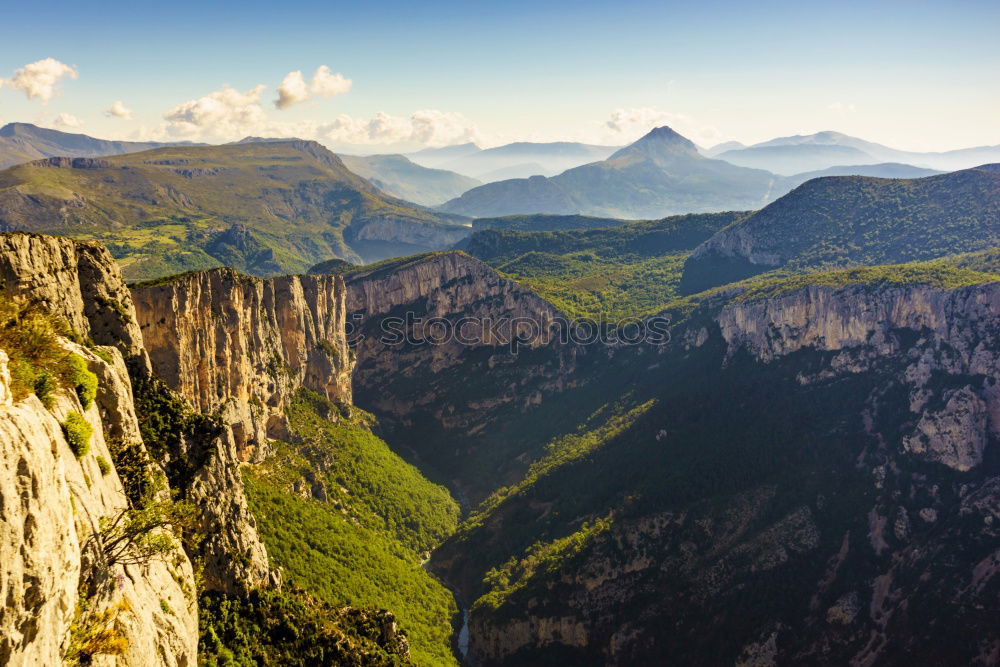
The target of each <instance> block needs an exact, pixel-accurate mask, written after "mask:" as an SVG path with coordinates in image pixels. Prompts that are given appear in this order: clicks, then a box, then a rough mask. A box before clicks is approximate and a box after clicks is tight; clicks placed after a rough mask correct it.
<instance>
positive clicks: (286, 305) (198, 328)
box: [132, 269, 351, 460]
mask: <svg viewBox="0 0 1000 667" xmlns="http://www.w3.org/2000/svg"><path fill="white" fill-rule="evenodd" d="M132 298H133V300H134V302H135V305H136V311H137V319H138V322H139V326H140V328H141V331H142V336H143V340H144V342H145V346H146V349H147V350H148V352H149V355H150V358H151V360H152V365H153V369H154V371H155V372H156V374H157V375H158V376H159V377H160V378H162V379H163V380H164V381H165V382H166V383H167V385H169V386H170V388H172V389H174V390H175V391H177V392H178V393H180V394H181V395H182V396H184V397H185V398H186V399H187V400H188V401H190V402H191V404H192V405H193V406H194V408H195V409H196V410H197V411H199V412H203V413H221V415H222V417H223V421H224V422H225V423H226V424H227V426H228V427H229V428H230V430H231V431H232V437H233V440H234V443H235V447H236V450H237V452H238V453H239V455H240V457H241V458H242V459H243V460H260V458H261V456H262V455H263V454H265V453H266V443H267V438H268V437H280V436H281V435H283V434H285V433H286V432H287V428H286V426H285V418H284V407H285V404H286V403H287V401H288V399H289V398H290V397H291V396H292V394H294V393H295V391H296V390H297V389H298V388H299V387H306V388H308V389H311V390H313V391H315V392H317V393H320V394H323V395H324V396H326V397H327V398H329V399H330V400H333V401H338V402H342V403H350V401H351V359H350V351H349V350H348V348H347V342H346V338H345V329H344V321H345V320H344V313H345V303H346V299H345V292H344V283H343V280H342V279H341V278H340V277H338V276H323V275H311V276H285V277H281V278H270V279H262V278H252V277H250V276H245V275H242V274H239V273H237V272H235V271H233V270H231V269H213V270H210V271H201V272H195V273H188V274H184V275H181V276H177V277H175V278H173V279H171V280H168V281H164V282H162V283H160V284H156V285H151V286H146V287H142V286H140V287H137V288H135V289H133V290H132Z"/></svg>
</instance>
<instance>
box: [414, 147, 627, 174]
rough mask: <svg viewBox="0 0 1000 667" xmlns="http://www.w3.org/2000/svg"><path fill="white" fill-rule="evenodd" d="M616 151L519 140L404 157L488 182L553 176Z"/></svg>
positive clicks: (420, 152)
mask: <svg viewBox="0 0 1000 667" xmlns="http://www.w3.org/2000/svg"><path fill="white" fill-rule="evenodd" d="M616 150H618V147H616V146H594V145H590V144H581V143H575V142H570V141H556V142H550V143H532V142H527V141H521V142H516V143H512V144H506V145H503V146H497V147H495V148H487V149H481V148H479V147H478V146H476V145H475V144H461V145H459V146H449V147H446V148H439V149H425V150H423V151H419V152H417V153H411V154H410V155H408V156H407V157H408V158H410V160H412V161H413V162H416V163H417V164H420V165H424V166H426V167H435V168H438V169H448V170H450V171H455V172H458V173H460V174H465V175H467V176H471V177H473V178H476V179H478V180H480V181H483V182H486V183H489V182H492V181H500V180H505V179H510V178H528V177H530V176H553V175H555V174H558V173H560V172H562V171H565V170H566V169H570V168H571V167H576V166H579V165H581V164H586V163H588V162H596V161H598V160H603V159H605V158H606V157H608V156H609V155H611V154H612V153H614V152H615V151H616Z"/></svg>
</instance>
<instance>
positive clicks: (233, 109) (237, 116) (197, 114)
mask: <svg viewBox="0 0 1000 667" xmlns="http://www.w3.org/2000/svg"><path fill="white" fill-rule="evenodd" d="M265 88H266V86H264V84H260V85H258V86H256V87H254V88H251V89H250V90H248V91H247V92H245V93H241V92H240V91H238V90H236V89H235V88H233V87H231V86H228V85H227V86H223V87H222V88H220V89H219V90H217V91H215V92H214V93H210V94H208V95H206V96H204V97H201V98H199V99H197V100H189V101H187V102H184V103H183V104H178V105H177V106H176V107H174V108H173V109H170V110H169V111H168V112H167V113H166V114H165V115H164V119H165V120H166V121H167V125H166V128H165V131H166V133H167V134H169V135H171V136H175V137H186V138H198V137H222V138H227V139H238V138H241V137H243V136H246V135H248V134H255V133H257V132H258V131H259V130H260V129H261V128H262V127H264V126H265V125H266V122H267V114H265V113H264V109H263V108H261V106H260V97H261V95H262V94H263V92H264V89H265Z"/></svg>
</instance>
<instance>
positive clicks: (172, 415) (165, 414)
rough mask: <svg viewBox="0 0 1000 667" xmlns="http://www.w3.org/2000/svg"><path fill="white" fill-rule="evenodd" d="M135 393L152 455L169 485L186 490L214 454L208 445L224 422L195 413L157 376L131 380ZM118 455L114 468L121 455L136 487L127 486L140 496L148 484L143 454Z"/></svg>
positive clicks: (125, 452) (121, 452)
mask: <svg viewBox="0 0 1000 667" xmlns="http://www.w3.org/2000/svg"><path fill="white" fill-rule="evenodd" d="M132 393H133V396H134V398H135V412H136V416H137V417H138V418H139V431H140V433H141V434H142V440H143V442H144V443H145V445H146V449H147V450H148V451H149V454H150V456H152V457H153V459H155V460H156V461H158V462H161V463H162V462H166V461H168V460H169V463H168V464H167V465H166V471H167V477H168V479H169V481H170V486H171V487H172V488H175V489H178V488H179V489H183V488H187V482H188V481H189V480H190V478H191V476H192V475H193V474H194V473H195V472H196V471H197V470H199V469H200V468H201V467H202V465H203V464H204V463H205V460H207V457H208V456H209V455H210V454H211V451H212V449H211V447H210V446H209V443H211V441H213V440H214V439H215V438H216V437H218V436H219V434H220V433H221V432H222V421H221V419H220V418H219V416H218V415H203V414H201V413H197V412H194V411H193V410H192V409H191V408H190V406H188V404H187V403H186V402H185V401H184V399H183V398H181V396H180V395H178V394H177V393H176V392H174V391H172V390H171V389H170V388H169V387H167V385H166V384H164V382H163V381H162V380H160V379H159V378H157V377H143V376H133V377H132ZM112 454H115V455H116V459H115V466H116V467H118V468H119V473H121V468H120V467H119V460H118V458H117V456H118V455H121V456H122V458H123V459H124V460H123V463H127V465H128V468H129V469H130V470H132V471H133V472H135V474H136V480H135V482H134V484H131V483H130V484H128V485H126V489H128V488H129V487H130V486H131V487H132V488H133V489H134V493H138V494H139V496H140V497H141V492H140V489H142V488H145V486H146V485H147V484H146V482H144V481H143V480H145V479H146V477H145V476H144V475H143V473H141V472H140V469H141V468H143V467H144V463H145V462H144V461H143V460H142V455H141V454H139V453H138V452H136V451H133V450H130V449H128V448H124V449H122V450H119V451H118V453H117V454H116V452H115V451H114V450H113V451H112Z"/></svg>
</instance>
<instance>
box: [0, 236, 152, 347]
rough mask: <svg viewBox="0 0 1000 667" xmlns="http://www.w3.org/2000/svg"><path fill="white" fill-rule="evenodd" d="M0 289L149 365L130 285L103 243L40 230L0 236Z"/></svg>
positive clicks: (82, 334) (98, 342)
mask: <svg viewBox="0 0 1000 667" xmlns="http://www.w3.org/2000/svg"><path fill="white" fill-rule="evenodd" d="M0 287H2V288H3V291H5V292H6V293H7V294H10V295H11V296H13V297H15V298H18V299H22V300H26V301H29V302H32V303H38V304H42V305H45V306H48V307H49V308H50V309H51V310H52V311H53V312H57V313H59V314H60V315H61V316H63V317H65V318H66V320H67V321H68V322H69V324H70V325H71V326H72V327H73V328H74V329H75V331H76V333H78V334H80V335H81V336H85V337H89V338H90V339H91V340H93V341H94V342H95V343H97V344H98V345H111V346H113V347H117V348H118V349H119V350H121V352H122V354H123V355H124V356H125V358H126V360H129V361H131V360H132V359H134V358H136V359H139V360H140V363H141V364H142V365H143V366H145V365H146V362H145V352H144V350H143V346H142V333H141V332H140V330H139V326H138V323H137V321H136V315H135V308H134V307H133V306H132V300H131V298H130V297H129V291H128V288H127V287H126V286H125V282H124V281H123V280H122V276H121V272H120V271H119V270H118V266H117V265H116V264H115V261H114V258H112V257H111V253H109V252H108V251H107V250H106V249H105V248H104V246H102V245H99V244H97V243H85V242H81V241H71V240H70V239H65V238H59V237H55V236H42V235H40V234H23V233H12V234H0Z"/></svg>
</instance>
